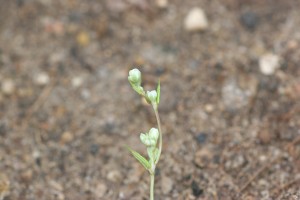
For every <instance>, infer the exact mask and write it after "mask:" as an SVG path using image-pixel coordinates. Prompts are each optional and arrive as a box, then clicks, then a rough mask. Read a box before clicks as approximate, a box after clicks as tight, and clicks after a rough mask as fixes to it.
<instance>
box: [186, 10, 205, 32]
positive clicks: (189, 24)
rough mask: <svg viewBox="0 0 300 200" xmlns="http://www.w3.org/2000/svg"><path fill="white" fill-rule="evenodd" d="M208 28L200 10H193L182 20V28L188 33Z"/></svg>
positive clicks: (203, 14)
mask: <svg viewBox="0 0 300 200" xmlns="http://www.w3.org/2000/svg"><path fill="white" fill-rule="evenodd" d="M207 27H208V21H207V17H206V14H205V12H204V11H203V10H202V9H201V8H197V7H195V8H193V9H191V10H190V12H189V13H188V14H187V16H186V18H185V20H184V28H185V29H186V30H187V31H189V32H195V31H203V30H206V29H207Z"/></svg>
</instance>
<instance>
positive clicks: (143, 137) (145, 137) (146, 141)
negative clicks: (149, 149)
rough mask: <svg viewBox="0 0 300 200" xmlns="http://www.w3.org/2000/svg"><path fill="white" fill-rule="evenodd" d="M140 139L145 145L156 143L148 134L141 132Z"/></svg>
mask: <svg viewBox="0 0 300 200" xmlns="http://www.w3.org/2000/svg"><path fill="white" fill-rule="evenodd" d="M140 140H141V142H142V143H143V144H145V145H146V146H155V145H156V140H155V139H154V138H152V137H150V136H149V134H144V133H141V134H140Z"/></svg>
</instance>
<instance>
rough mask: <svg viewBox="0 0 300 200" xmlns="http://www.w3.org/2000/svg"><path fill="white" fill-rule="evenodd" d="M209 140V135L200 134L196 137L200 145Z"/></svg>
mask: <svg viewBox="0 0 300 200" xmlns="http://www.w3.org/2000/svg"><path fill="white" fill-rule="evenodd" d="M206 139H207V134H206V133H199V134H198V135H197V136H196V140H197V142H198V143H199V144H204V143H205V142H206Z"/></svg>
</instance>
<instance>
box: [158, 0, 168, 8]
mask: <svg viewBox="0 0 300 200" xmlns="http://www.w3.org/2000/svg"><path fill="white" fill-rule="evenodd" d="M156 5H157V7H159V8H162V9H163V8H167V6H168V0H156Z"/></svg>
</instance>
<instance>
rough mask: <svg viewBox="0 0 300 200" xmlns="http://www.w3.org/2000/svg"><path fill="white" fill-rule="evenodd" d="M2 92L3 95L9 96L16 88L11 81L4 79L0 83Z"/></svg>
mask: <svg viewBox="0 0 300 200" xmlns="http://www.w3.org/2000/svg"><path fill="white" fill-rule="evenodd" d="M1 89H2V92H3V94H5V95H11V94H13V93H14V91H15V89H16V86H15V83H14V81H13V80H11V79H6V80H4V81H3V82H2V86H1Z"/></svg>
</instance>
